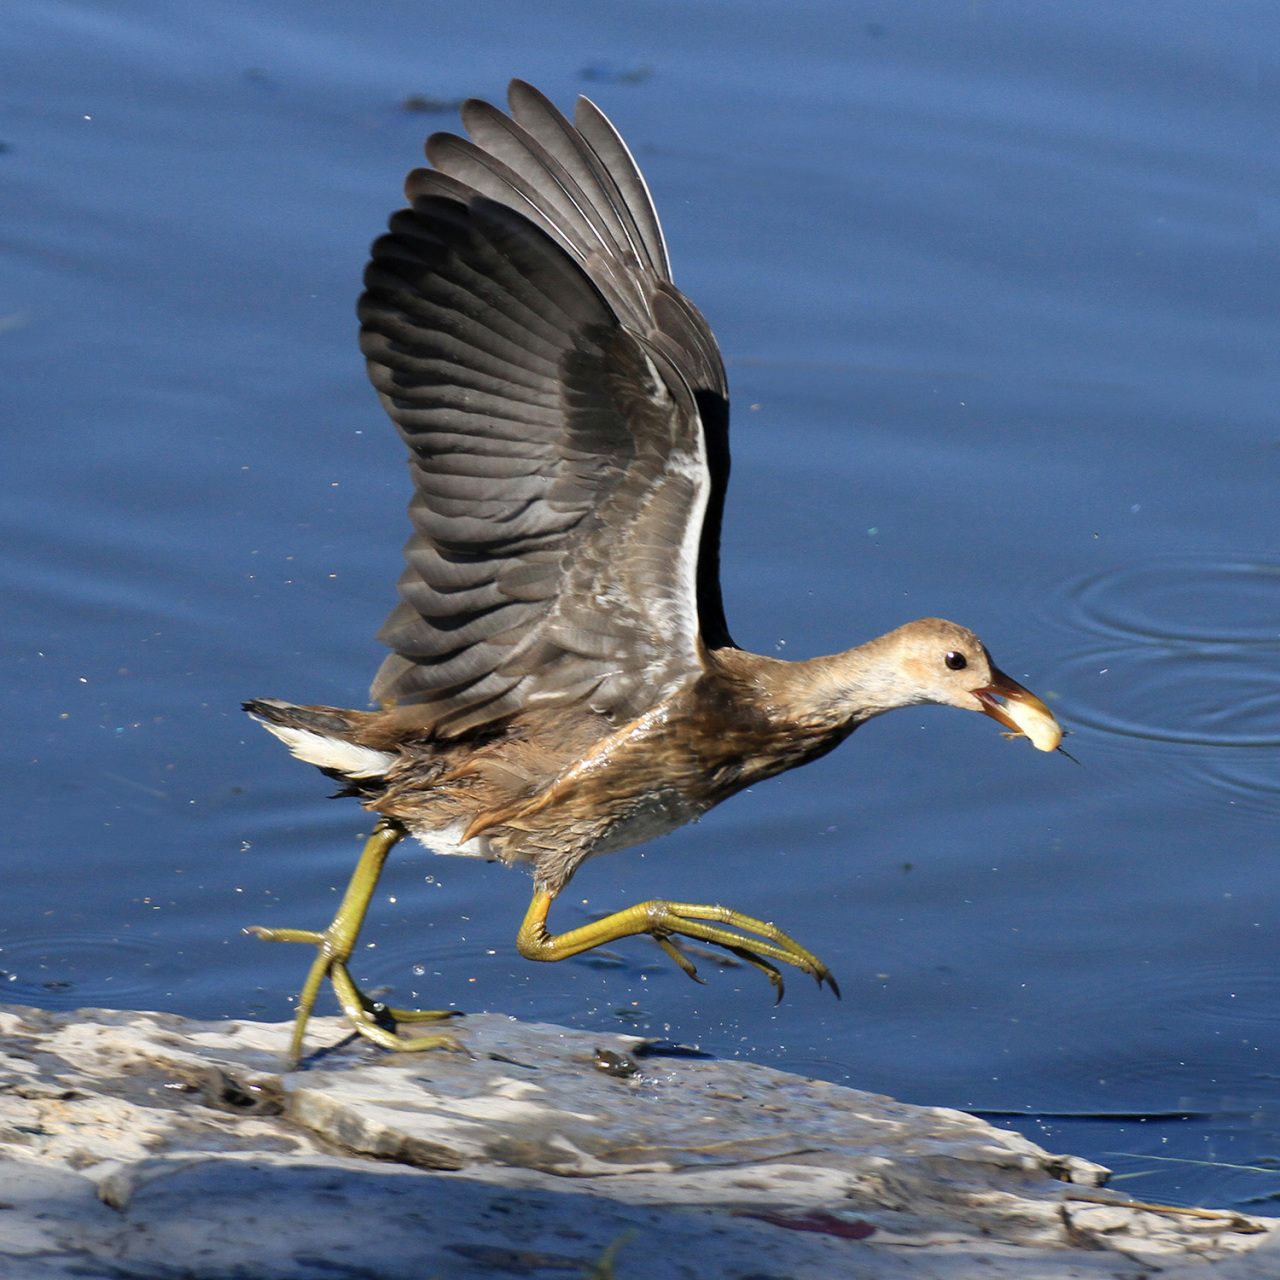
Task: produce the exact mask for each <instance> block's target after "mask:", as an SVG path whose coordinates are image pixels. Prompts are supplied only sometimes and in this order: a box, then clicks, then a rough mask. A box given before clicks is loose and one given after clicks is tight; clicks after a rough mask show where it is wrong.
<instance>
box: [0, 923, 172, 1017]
mask: <svg viewBox="0 0 1280 1280" xmlns="http://www.w3.org/2000/svg"><path fill="white" fill-rule="evenodd" d="M159 954H160V952H159V947H158V946H156V945H153V944H150V943H145V942H137V941H135V940H133V939H132V938H129V939H121V938H111V937H65V936H62V937H56V938H28V939H24V940H20V941H17V942H11V943H6V944H5V946H4V948H3V949H0V981H2V982H3V985H2V986H0V992H2V993H3V996H4V998H5V999H6V1000H9V1001H13V1002H14V1003H18V1004H33V1005H38V1006H39V1007H40V1008H43V1009H76V1008H81V1007H84V1006H86V1005H92V1004H95V1003H96V1002H98V1001H104V1002H107V1003H108V1004H110V1005H118V1004H120V1003H122V1002H123V1001H125V1000H129V999H132V998H134V997H135V996H137V995H139V994H141V993H142V992H146V991H150V990H151V989H152V987H153V986H154V983H155V977H154V974H153V973H152V972H151V970H152V967H153V965H154V963H155V961H156V959H157V958H158V957H159Z"/></svg>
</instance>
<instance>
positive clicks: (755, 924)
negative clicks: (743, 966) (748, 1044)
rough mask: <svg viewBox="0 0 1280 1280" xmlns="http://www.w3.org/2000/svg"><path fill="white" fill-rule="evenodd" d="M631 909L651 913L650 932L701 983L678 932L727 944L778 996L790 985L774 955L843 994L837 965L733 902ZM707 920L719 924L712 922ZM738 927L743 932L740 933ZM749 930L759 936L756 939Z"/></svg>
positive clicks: (646, 905) (645, 905)
mask: <svg viewBox="0 0 1280 1280" xmlns="http://www.w3.org/2000/svg"><path fill="white" fill-rule="evenodd" d="M631 910H632V911H644V912H645V913H646V915H647V916H648V917H649V919H650V920H651V921H652V925H651V927H650V928H648V929H646V930H645V932H646V933H648V934H649V936H650V937H651V938H653V940H654V941H655V942H657V944H658V945H659V946H660V947H661V948H662V949H663V950H664V951H665V952H666V953H667V954H668V955H669V956H670V957H671V958H672V959H673V960H674V961H675V962H676V964H678V965H679V966H680V968H681V969H682V970H683V971H684V972H685V973H687V974H688V975H689V977H691V978H693V979H694V980H695V981H698V982H700V981H701V979H700V978H699V977H698V973H697V970H696V969H695V968H694V964H693V961H692V960H690V959H689V957H688V956H687V955H686V954H685V953H684V952H682V951H681V950H680V949H679V947H678V946H677V945H676V944H675V943H674V942H672V941H671V937H672V935H679V936H681V937H685V938H696V939H697V940H698V941H699V942H709V943H711V944H712V945H713V946H717V947H723V948H724V949H725V950H726V951H728V952H729V953H730V955H735V956H737V957H738V959H739V960H744V961H746V963H747V964H750V965H754V966H755V967H756V968H757V969H759V970H760V972H761V973H763V974H764V975H765V977H767V978H768V979H769V981H770V983H772V985H773V988H774V990H775V991H776V992H777V993H778V994H777V998H778V1000H781V999H782V996H783V992H784V991H785V989H786V988H785V985H784V983H783V981H782V973H781V972H780V970H779V969H778V967H777V965H775V964H772V963H770V962H771V961H773V960H780V961H782V962H783V963H784V964H789V965H793V966H794V967H795V968H797V969H799V970H800V972H801V973H807V974H809V976H810V977H812V978H814V979H816V980H817V983H818V986H820V987H821V986H822V985H823V984H824V983H825V984H826V985H827V986H829V987H830V988H831V991H832V993H833V994H834V995H835V997H836V999H837V1000H838V999H839V998H840V987H839V984H838V983H837V982H836V980H835V978H833V977H832V976H831V970H830V969H828V968H827V966H826V965H825V964H823V963H822V961H821V960H819V959H818V957H817V956H815V955H814V954H813V953H812V952H810V951H806V950H805V948H804V947H802V946H801V945H800V944H799V943H798V942H797V941H796V940H795V939H794V938H793V937H791V935H790V934H787V933H784V932H783V931H782V930H781V929H779V928H778V926H777V925H775V924H773V923H771V922H769V921H767V920H756V919H755V918H754V917H752V916H748V915H743V914H742V912H741V911H734V910H733V909H732V908H730V907H721V906H714V907H705V906H699V905H698V904H696V903H690V902H645V903H641V904H640V906H639V907H632V908H631ZM620 914H626V913H625V912H623V913H620ZM704 921H712V922H713V923H710V924H707V923H703V922H704ZM725 926H728V927H727V928H726V927H725ZM737 930H742V931H743V932H736V931H737ZM747 934H757V935H759V936H758V937H755V938H752V937H748V936H747ZM761 939H764V941H761Z"/></svg>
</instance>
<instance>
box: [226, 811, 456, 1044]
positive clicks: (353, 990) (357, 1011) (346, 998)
mask: <svg viewBox="0 0 1280 1280" xmlns="http://www.w3.org/2000/svg"><path fill="white" fill-rule="evenodd" d="M404 834H405V829H404V827H402V826H401V825H400V824H399V823H398V822H395V821H393V820H392V819H390V818H380V819H379V820H378V823H377V825H376V826H375V827H374V828H373V833H372V834H371V835H370V837H369V839H368V842H367V843H366V844H365V846H364V852H363V853H361V855H360V861H359V862H358V863H357V864H356V869H355V873H354V874H353V875H352V877H351V883H350V884H348V885H347V891H346V893H344V894H343V895H342V901H341V903H339V905H338V913H337V915H335V916H334V917H333V921H332V922H331V923H330V925H329V927H328V928H327V929H325V930H324V931H323V932H319V933H317V932H315V931H314V930H311V929H264V928H263V927H262V926H261V925H252V926H250V927H249V928H248V929H246V930H245V933H252V934H255V935H256V936H257V937H259V938H263V939H265V940H266V941H267V942H309V943H310V944H311V945H312V946H314V947H318V948H319V952H320V953H319V955H317V956H316V958H315V960H314V961H313V962H312V965H311V972H310V973H308V974H307V980H306V982H305V983H303V986H302V992H301V994H300V995H299V996H298V1016H297V1018H296V1019H295V1020H294V1024H293V1039H292V1040H291V1041H290V1044H289V1058H290V1061H291V1063H292V1064H293V1065H294V1066H296V1065H297V1063H298V1061H299V1060H300V1059H301V1057H302V1043H303V1037H304V1036H305V1034H306V1030H307V1022H308V1020H309V1019H310V1017H311V1011H312V1009H313V1008H314V1007H315V1003H316V996H317V995H318V994H319V991H320V984H321V983H322V982H323V981H324V980H325V978H328V979H329V980H330V981H331V982H332V983H333V989H334V992H335V994H336V995H337V997H338V1001H339V1003H340V1004H341V1005H342V1011H343V1013H345V1014H346V1015H347V1018H348V1019H349V1020H350V1022H351V1025H352V1026H353V1027H354V1028H355V1029H356V1030H357V1031H358V1032H359V1033H360V1034H361V1035H362V1036H367V1037H368V1038H369V1039H370V1040H372V1041H373V1042H374V1044H379V1045H381V1046H382V1047H383V1048H384V1049H395V1050H398V1051H399V1052H406V1051H412V1050H417V1049H452V1050H454V1051H455V1052H458V1053H465V1052H466V1050H465V1049H463V1047H462V1045H461V1044H460V1043H459V1042H458V1041H457V1040H456V1039H455V1038H454V1037H453V1036H451V1035H447V1034H436V1035H430V1036H416V1037H406V1036H398V1035H396V1034H395V1033H394V1032H393V1031H388V1030H387V1029H386V1027H384V1026H382V1025H381V1024H382V1021H383V1020H385V1019H387V1018H390V1019H392V1020H394V1021H395V1022H443V1021H445V1020H446V1019H448V1018H457V1017H461V1016H462V1015H461V1014H460V1013H459V1012H458V1011H457V1010H456V1009H390V1008H387V1007H386V1006H385V1005H382V1004H379V1003H377V1002H376V1001H374V1000H371V999H370V998H369V997H368V996H366V995H365V994H364V992H363V991H361V990H360V988H359V987H357V986H356V984H355V982H354V981H353V980H352V977H351V974H350V972H349V971H348V969H347V961H348V960H350V958H351V953H352V951H354V950H355V945H356V939H357V938H358V937H359V936H360V927H361V926H362V925H363V924H364V918H365V916H366V915H367V914H368V911H369V903H370V901H371V900H372V898H373V893H374V890H375V889H376V888H377V887H378V879H379V877H380V876H381V875H382V868H383V864H384V863H385V862H386V860H387V855H388V854H389V853H390V852H391V850H392V849H393V848H395V846H396V845H397V844H398V843H399V842H400V840H401V839H402V838H403V837H404Z"/></svg>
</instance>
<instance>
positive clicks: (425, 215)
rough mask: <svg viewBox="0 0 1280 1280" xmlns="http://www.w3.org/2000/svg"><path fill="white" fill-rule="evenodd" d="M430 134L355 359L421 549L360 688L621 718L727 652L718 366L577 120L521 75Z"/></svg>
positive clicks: (591, 129) (650, 232)
mask: <svg viewBox="0 0 1280 1280" xmlns="http://www.w3.org/2000/svg"><path fill="white" fill-rule="evenodd" d="M511 105H512V118H508V117H507V116H504V115H502V114H501V113H500V112H498V111H497V110H495V109H494V108H493V107H490V106H488V105H487V104H484V103H478V102H469V103H467V104H466V106H465V107H464V111H463V116H464V120H465V122H466V123H467V126H468V128H469V130H470V132H471V133H472V136H473V138H474V139H475V140H474V141H473V142H469V141H467V140H465V139H461V138H455V137H452V136H451V135H440V134H437V135H434V136H433V137H432V138H431V139H430V141H429V143H428V155H429V157H430V159H431V160H432V162H433V163H434V164H435V165H436V168H435V169H430V170H415V171H414V173H412V174H411V175H410V177H409V181H408V184H407V191H408V194H409V198H410V200H411V201H412V208H410V209H406V210H402V211H401V212H400V213H398V214H396V215H395V216H394V217H393V218H392V220H391V227H390V234H389V235H386V236H383V237H382V238H381V239H380V240H378V241H377V242H375V244H374V247H373V257H372V262H371V263H370V265H369V268H368V271H367V273H366V292H365V294H364V296H363V297H362V298H361V301H360V318H361V321H362V331H361V345H362V348H363V350H364V352H365V354H366V356H367V357H368V361H369V374H370V377H371V379H372V380H373V383H374V385H375V387H377V389H378V391H379V393H380V395H381V397H382V401H383V404H384V406H385V407H386V409H387V412H388V413H389V414H390V415H391V418H392V419H393V421H394V422H395V423H396V425H397V427H398V428H399V429H400V432H401V435H402V436H403V437H404V439H405V441H406V443H407V444H408V445H409V448H410V451H411V456H410V468H411V471H412V474H413V479H414V486H415V493H414V497H413V500H412V502H411V503H410V508H409V511H410V519H411V521H412V524H413V528H414V534H413V537H412V538H411V539H410V541H409V543H408V545H407V546H406V548H405V560H406V568H405V571H404V574H403V575H402V576H401V579H400V584H399V590H400V595H401V603H400V605H399V606H398V607H397V608H396V609H395V610H394V611H393V613H392V614H391V616H390V617H389V618H388V619H387V622H386V624H385V626H384V627H383V628H382V630H381V632H380V633H379V638H380V639H381V640H382V641H383V642H384V643H385V644H387V645H388V646H389V647H390V648H392V649H393V650H394V652H393V654H392V655H391V656H390V657H389V658H388V659H387V661H386V662H385V663H384V664H383V667H382V670H381V671H380V672H379V675H378V678H377V680H376V681H375V684H374V689H373V696H374V698H375V699H376V700H379V701H384V702H385V701H394V702H397V703H400V704H413V705H417V706H419V707H421V720H422V723H423V724H424V725H425V726H427V727H429V728H431V729H432V730H433V731H434V732H437V733H441V734H456V733H460V732H463V731H464V730H466V729H468V728H472V727H475V726H477V725H482V724H486V723H489V722H492V721H495V720H499V719H501V718H504V717H506V716H508V715H510V714H512V713H514V712H516V711H518V710H520V709H522V708H526V707H530V706H554V705H563V704H566V703H573V702H577V701H580V700H582V699H589V700H590V704H591V705H592V706H594V707H597V708H599V709H600V710H602V711H608V712H612V713H614V714H615V715H618V716H619V717H630V716H634V715H638V714H640V713H642V712H643V711H644V710H646V709H647V708H648V707H649V706H652V705H653V703H654V702H656V701H657V700H658V699H659V698H661V696H662V695H663V694H664V693H665V692H666V691H667V690H668V689H670V688H671V687H672V686H673V685H674V684H676V683H678V682H679V681H680V680H682V679H684V678H686V677H687V676H689V675H690V674H692V673H694V672H696V671H698V670H700V669H701V659H700V656H699V637H700V636H701V640H702V642H704V643H706V644H707V645H708V646H711V647H717V646H719V645H723V644H729V643H731V641H730V640H729V638H728V633H727V631H726V629H725V626H724V616H723V609H722V608H721V606H720V596H719V582H718V575H717V574H716V562H717V557H718V540H719V516H720V511H721V508H722V505H723V492H724V485H725V481H726V480H727V474H728V450H727V423H728V417H727V399H726V395H725V382H724V370H723V366H722V364H721V361H720V356H719V352H718V350H717V348H716V345H715V340H714V338H713V337H712V336H711V332H710V330H709V328H708V327H707V324H706V322H705V320H703V319H702V317H701V316H700V315H699V314H698V312H697V311H696V309H695V308H694V307H693V306H692V304H690V303H689V302H688V301H687V300H686V299H684V297H683V296H682V295H681V294H680V293H679V292H678V291H676V289H675V287H674V286H673V285H672V284H671V283H670V279H669V272H668V267H667V258H666V250H665V248H664V246H663V243H662V236H661V230H660V228H659V226H658V221H657V215H656V214H655V213H654V211H653V205H652V201H651V200H650V199H649V194H648V190H647V188H646V187H645V185H644V180H643V178H642V177H641V176H640V173H639V170H638V169H637V168H636V166H635V163H634V161H633V160H632V158H631V156H630V153H629V152H628V151H627V150H626V147H625V145H624V144H623V143H622V141H621V139H619V138H618V136H617V134H616V133H615V132H614V131H613V128H612V126H611V125H610V124H609V123H608V121H607V120H606V119H605V118H604V116H603V115H602V114H601V113H600V112H599V111H598V109H596V108H595V107H594V106H593V105H592V104H590V103H588V102H586V100H585V99H582V100H580V102H579V107H578V116H577V120H578V128H575V127H574V126H573V125H571V124H570V123H569V122H568V121H567V120H566V119H565V118H564V117H563V116H562V115H560V113H559V112H558V111H557V110H556V109H555V108H554V107H553V106H552V105H551V104H550V103H549V102H548V101H547V100H546V99H545V98H543V97H542V96H541V95H540V94H538V93H537V91H536V90H534V89H532V88H530V87H529V86H527V85H523V84H521V83H520V82H518V81H517V82H515V83H514V84H513V86H512V90H511Z"/></svg>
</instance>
